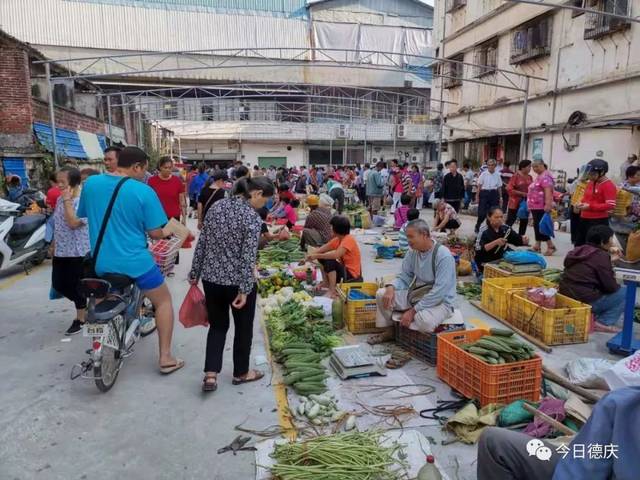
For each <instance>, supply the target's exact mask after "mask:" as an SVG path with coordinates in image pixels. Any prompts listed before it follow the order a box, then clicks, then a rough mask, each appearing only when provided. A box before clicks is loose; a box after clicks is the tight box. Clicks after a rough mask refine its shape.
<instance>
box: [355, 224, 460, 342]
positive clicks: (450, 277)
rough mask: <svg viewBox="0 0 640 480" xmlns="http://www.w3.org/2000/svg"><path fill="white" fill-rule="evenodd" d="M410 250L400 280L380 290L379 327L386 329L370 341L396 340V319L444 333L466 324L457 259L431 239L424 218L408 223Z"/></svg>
mask: <svg viewBox="0 0 640 480" xmlns="http://www.w3.org/2000/svg"><path fill="white" fill-rule="evenodd" d="M406 232H407V241H408V243H409V247H410V250H409V251H408V252H407V255H406V256H405V257H404V261H403V262H402V271H401V272H400V273H399V274H398V275H397V277H396V279H395V280H394V281H393V282H392V283H390V284H388V285H386V287H385V288H382V289H380V290H378V292H377V295H376V298H377V301H378V314H377V317H376V327H378V328H385V329H386V330H385V331H384V332H383V333H381V334H379V335H374V336H372V337H370V338H369V340H368V342H369V343H370V344H376V343H381V342H385V341H388V340H392V339H393V336H394V327H393V325H394V324H393V322H394V321H395V322H400V324H401V325H402V326H404V327H407V328H410V329H412V330H419V331H421V332H440V331H443V330H447V329H452V328H457V327H458V326H459V325H460V324H463V323H464V320H463V319H462V314H461V313H460V311H459V310H458V309H457V308H456V262H455V260H454V258H453V256H452V255H451V252H449V250H448V249H447V248H444V247H442V246H441V245H440V244H438V243H437V242H435V241H434V240H433V239H432V238H431V234H430V232H429V226H428V225H427V222H425V221H424V220H413V221H411V222H409V223H408V224H407V229H406Z"/></svg>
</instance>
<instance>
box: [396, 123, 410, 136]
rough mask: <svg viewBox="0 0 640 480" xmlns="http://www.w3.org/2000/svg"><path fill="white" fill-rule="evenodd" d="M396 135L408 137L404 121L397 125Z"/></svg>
mask: <svg viewBox="0 0 640 480" xmlns="http://www.w3.org/2000/svg"><path fill="white" fill-rule="evenodd" d="M396 137H398V138H407V129H406V125H405V124H404V123H401V124H399V125H396Z"/></svg>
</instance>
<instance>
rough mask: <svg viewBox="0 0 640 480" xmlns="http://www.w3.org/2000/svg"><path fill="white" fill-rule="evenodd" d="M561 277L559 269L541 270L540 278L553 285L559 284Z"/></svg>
mask: <svg viewBox="0 0 640 480" xmlns="http://www.w3.org/2000/svg"><path fill="white" fill-rule="evenodd" d="M561 277H562V270H560V269H559V268H545V269H544V270H542V278H543V279H544V280H546V281H547V282H551V283H555V284H556V285H557V284H559V283H560V278H561Z"/></svg>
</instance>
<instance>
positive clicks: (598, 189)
mask: <svg viewBox="0 0 640 480" xmlns="http://www.w3.org/2000/svg"><path fill="white" fill-rule="evenodd" d="M617 195H618V188H617V187H616V185H615V184H614V183H613V182H612V181H611V180H609V179H608V178H607V179H606V180H605V181H604V182H601V183H595V182H593V181H592V180H589V183H587V188H586V189H585V191H584V197H582V203H586V204H587V205H589V207H588V208H587V209H586V210H582V211H581V212H580V218H586V219H589V220H591V219H600V218H608V217H609V214H610V213H611V212H612V211H613V209H614V208H616V196H617Z"/></svg>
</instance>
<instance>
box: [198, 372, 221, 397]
mask: <svg viewBox="0 0 640 480" xmlns="http://www.w3.org/2000/svg"><path fill="white" fill-rule="evenodd" d="M212 380H213V381H212ZM217 389H218V376H217V375H205V376H204V378H203V379H202V391H203V392H205V393H210V392H215V391H216V390H217Z"/></svg>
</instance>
